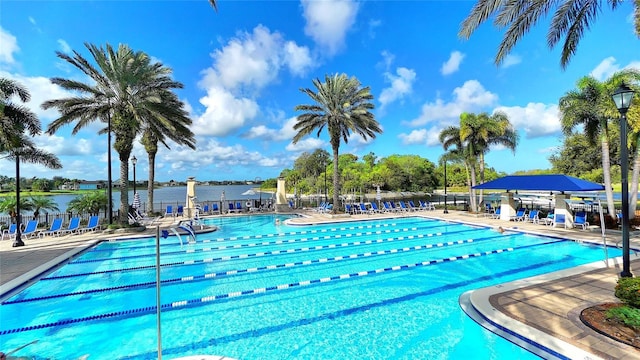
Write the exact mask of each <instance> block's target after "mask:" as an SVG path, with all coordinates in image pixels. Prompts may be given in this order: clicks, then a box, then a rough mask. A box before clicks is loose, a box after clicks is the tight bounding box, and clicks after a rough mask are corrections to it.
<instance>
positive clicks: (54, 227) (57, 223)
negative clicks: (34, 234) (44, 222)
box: [38, 218, 62, 238]
mask: <svg viewBox="0 0 640 360" xmlns="http://www.w3.org/2000/svg"><path fill="white" fill-rule="evenodd" d="M60 230H62V218H57V219H53V221H52V222H51V227H50V228H49V229H48V230H41V231H39V232H38V237H40V238H43V237H45V236H47V235H52V236H58V235H60Z"/></svg>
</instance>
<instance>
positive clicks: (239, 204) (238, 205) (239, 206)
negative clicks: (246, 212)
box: [236, 201, 244, 212]
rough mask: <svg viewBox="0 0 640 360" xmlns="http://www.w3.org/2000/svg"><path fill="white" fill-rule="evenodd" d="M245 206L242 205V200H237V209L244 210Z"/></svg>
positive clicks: (238, 210)
mask: <svg viewBox="0 0 640 360" xmlns="http://www.w3.org/2000/svg"><path fill="white" fill-rule="evenodd" d="M243 209H244V208H243V207H242V203H241V202H240V201H236V211H237V212H242V210H243Z"/></svg>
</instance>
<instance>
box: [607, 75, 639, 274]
mask: <svg viewBox="0 0 640 360" xmlns="http://www.w3.org/2000/svg"><path fill="white" fill-rule="evenodd" d="M633 95H634V91H633V90H631V88H629V87H628V86H627V85H625V84H624V83H622V84H620V86H619V87H618V88H617V89H616V91H615V92H614V93H613V95H612V96H611V97H612V98H613V102H615V103H616V107H617V108H618V111H619V112H620V172H621V175H622V272H621V273H620V276H621V277H632V276H633V274H632V273H631V268H630V265H629V183H628V180H629V179H628V177H629V158H628V154H627V153H628V150H627V110H629V106H631V100H632V99H633Z"/></svg>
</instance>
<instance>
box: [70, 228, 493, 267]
mask: <svg viewBox="0 0 640 360" xmlns="http://www.w3.org/2000/svg"><path fill="white" fill-rule="evenodd" d="M420 230H423V228H422V227H411V228H400V229H393V230H378V231H367V232H358V233H355V234H337V235H333V236H331V235H325V236H314V237H306V238H299V239H289V240H286V241H285V240H274V241H264V242H261V243H249V244H235V245H222V246H217V247H205V248H198V249H186V250H180V251H167V252H163V253H161V254H160V255H162V256H166V255H183V254H194V253H199V252H210V251H219V250H232V249H240V248H244V247H257V246H271V245H284V244H293V243H300V242H307V241H320V240H331V239H340V238H343V237H356V236H368V235H382V234H391V233H399V232H407V231H420ZM479 230H484V229H475V228H472V229H469V228H465V230H459V231H449V232H444V233H443V232H437V233H429V234H428V236H441V235H443V234H445V235H446V234H459V233H461V232H467V231H479ZM416 236H417V235H416ZM155 256H156V254H155V253H149V254H138V255H127V256H117V257H106V258H97V259H86V260H82V259H78V260H75V261H71V262H69V264H71V265H76V264H86V263H94V262H101V261H109V260H123V259H140V258H145V257H155Z"/></svg>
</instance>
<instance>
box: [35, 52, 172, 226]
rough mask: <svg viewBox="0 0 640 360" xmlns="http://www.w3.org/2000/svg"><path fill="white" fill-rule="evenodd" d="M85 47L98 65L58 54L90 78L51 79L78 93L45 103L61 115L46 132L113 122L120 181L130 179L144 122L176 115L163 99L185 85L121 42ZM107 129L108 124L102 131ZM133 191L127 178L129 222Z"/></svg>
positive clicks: (123, 213) (124, 209)
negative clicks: (131, 160)
mask: <svg viewBox="0 0 640 360" xmlns="http://www.w3.org/2000/svg"><path fill="white" fill-rule="evenodd" d="M85 46H86V48H87V49H88V50H89V53H90V54H91V55H92V57H93V60H94V61H95V63H96V64H97V67H96V66H94V65H92V64H91V63H90V62H89V61H88V60H87V59H85V58H84V57H83V56H82V55H81V54H80V53H78V52H76V51H74V52H73V56H69V55H67V54H64V53H62V52H57V53H56V54H57V56H58V57H59V58H61V59H63V60H65V61H67V62H68V63H70V64H71V65H73V66H74V67H76V68H77V69H78V70H80V71H82V72H83V73H84V74H85V75H87V76H88V77H89V79H90V81H87V82H83V81H79V80H75V79H63V78H52V79H51V82H52V83H54V84H56V85H59V86H60V87H62V88H63V89H65V90H68V91H70V92H72V93H73V94H74V95H72V96H70V97H68V98H62V99H55V100H49V101H46V102H45V103H44V104H42V107H43V108H44V109H51V108H54V109H57V110H58V111H59V112H60V114H61V116H60V117H59V118H58V119H56V120H54V121H53V122H52V123H51V124H49V127H48V129H47V132H48V133H49V134H53V133H55V132H56V131H57V130H58V129H60V128H61V127H63V126H65V125H69V124H71V123H74V122H75V126H74V128H73V131H72V133H73V134H76V133H77V132H78V131H79V130H80V129H82V128H84V127H86V126H87V125H89V124H90V123H92V122H94V121H96V120H99V121H101V122H105V123H109V124H110V125H111V128H110V130H111V132H113V134H114V135H115V142H114V144H113V147H114V149H115V150H116V152H117V153H118V155H119V160H120V179H121V180H125V179H127V178H128V174H129V157H130V155H131V150H132V149H133V141H134V139H135V137H136V135H138V134H139V133H140V132H141V131H142V130H143V129H144V126H145V125H149V124H151V123H152V119H153V120H154V122H155V121H157V122H158V123H165V124H166V123H168V122H169V121H168V120H167V118H170V117H171V116H173V115H175V114H176V109H174V106H175V105H176V103H175V102H174V101H169V102H163V99H167V98H168V92H170V91H171V90H172V89H176V88H181V87H182V84H180V83H178V82H176V81H173V80H172V79H171V77H170V74H171V69H169V68H167V67H164V66H163V65H162V64H160V63H155V62H152V60H151V58H150V57H149V56H148V55H147V54H145V53H143V52H135V51H133V50H132V49H131V48H129V47H128V46H127V45H123V44H121V45H119V46H118V48H117V50H116V49H114V48H113V47H112V46H111V45H109V44H106V46H105V47H97V46H96V45H93V44H88V43H86V44H85ZM108 131H109V129H108V128H106V129H102V130H101V131H100V133H106V132H108ZM150 183H151V181H150ZM128 189H129V187H128V182H127V181H122V184H121V191H120V219H119V220H120V222H121V223H126V222H127V213H128V205H129V191H128Z"/></svg>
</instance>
